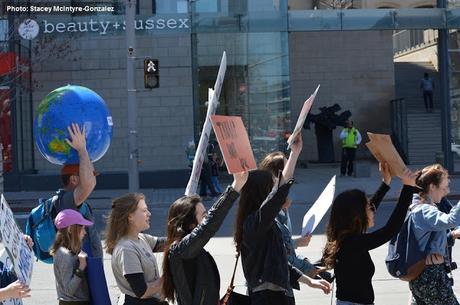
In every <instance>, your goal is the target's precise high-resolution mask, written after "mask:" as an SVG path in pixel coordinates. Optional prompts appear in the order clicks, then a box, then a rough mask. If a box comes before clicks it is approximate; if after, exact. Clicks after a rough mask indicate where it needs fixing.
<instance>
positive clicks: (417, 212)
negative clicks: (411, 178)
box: [409, 164, 460, 305]
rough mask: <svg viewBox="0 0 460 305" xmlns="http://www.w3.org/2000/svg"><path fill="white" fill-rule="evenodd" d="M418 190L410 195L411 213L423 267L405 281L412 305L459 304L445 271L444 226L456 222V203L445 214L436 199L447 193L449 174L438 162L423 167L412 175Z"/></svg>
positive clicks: (458, 220)
mask: <svg viewBox="0 0 460 305" xmlns="http://www.w3.org/2000/svg"><path fill="white" fill-rule="evenodd" d="M416 184H417V187H419V188H420V192H419V193H418V194H415V195H414V198H413V200H412V204H413V207H412V209H411V213H412V215H413V221H414V227H413V228H414V235H415V238H416V239H417V242H418V245H419V247H420V249H428V253H427V258H426V261H425V265H426V266H425V269H424V271H423V272H422V273H421V274H420V275H419V276H418V277H417V278H416V279H415V280H413V281H410V282H409V288H410V290H411V292H412V304H413V305H425V304H445V305H452V304H459V303H458V301H457V298H456V296H455V294H454V292H453V290H452V284H451V282H450V280H449V277H448V275H447V272H446V268H445V263H446V259H445V257H447V255H448V253H447V234H446V230H447V229H451V228H455V227H457V226H458V225H460V205H458V204H457V205H456V206H454V207H453V208H452V209H451V210H450V212H449V213H448V214H446V213H443V212H441V211H440V210H439V207H438V205H437V204H438V203H439V202H441V199H442V198H443V197H445V196H446V195H447V194H448V193H449V175H448V173H447V171H446V170H445V169H444V168H442V166H440V165H439V164H435V165H431V166H427V167H425V168H424V169H423V170H421V171H420V172H419V173H418V175H417V179H416Z"/></svg>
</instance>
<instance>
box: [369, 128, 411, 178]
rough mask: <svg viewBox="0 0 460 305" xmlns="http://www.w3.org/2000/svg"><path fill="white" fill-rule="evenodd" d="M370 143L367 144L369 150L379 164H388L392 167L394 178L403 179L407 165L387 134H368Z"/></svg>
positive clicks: (391, 172)
mask: <svg viewBox="0 0 460 305" xmlns="http://www.w3.org/2000/svg"><path fill="white" fill-rule="evenodd" d="M367 136H368V137H369V139H370V141H369V142H368V143H366V146H367V148H368V149H369V151H370V152H371V153H372V155H373V156H374V157H375V158H376V159H377V160H378V161H379V162H386V163H387V164H388V166H389V167H390V174H391V175H392V176H398V177H401V176H402V174H403V173H404V170H405V169H406V165H405V164H404V161H403V160H402V158H401V156H400V155H399V153H398V151H397V150H396V148H395V147H394V145H393V142H392V141H391V137H390V136H389V135H386V134H376V133H370V132H368V133H367Z"/></svg>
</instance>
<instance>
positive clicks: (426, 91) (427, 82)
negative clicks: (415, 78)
mask: <svg viewBox="0 0 460 305" xmlns="http://www.w3.org/2000/svg"><path fill="white" fill-rule="evenodd" d="M420 89H421V90H422V92H423V101H424V102H425V110H426V112H433V90H434V81H433V79H432V78H431V77H430V75H429V74H428V73H424V74H423V78H422V80H421V81H420Z"/></svg>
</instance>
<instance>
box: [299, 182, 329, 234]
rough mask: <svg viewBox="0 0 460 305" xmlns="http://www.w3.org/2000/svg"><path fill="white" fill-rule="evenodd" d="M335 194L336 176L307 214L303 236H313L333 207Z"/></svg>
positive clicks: (304, 220) (303, 224) (303, 222)
mask: <svg viewBox="0 0 460 305" xmlns="http://www.w3.org/2000/svg"><path fill="white" fill-rule="evenodd" d="M334 194H335V176H334V177H332V179H331V181H329V183H328V184H327V186H326V187H325V188H324V190H323V192H322V193H321V195H320V196H319V197H318V199H317V200H316V201H315V203H314V204H313V206H312V207H311V208H310V209H309V210H308V212H307V213H305V216H304V217H303V221H302V236H305V235H308V234H311V233H312V232H313V231H314V230H315V229H316V227H317V226H318V224H319V223H320V221H321V219H323V217H324V215H325V214H326V212H327V210H329V207H330V206H331V205H332V202H333V201H334Z"/></svg>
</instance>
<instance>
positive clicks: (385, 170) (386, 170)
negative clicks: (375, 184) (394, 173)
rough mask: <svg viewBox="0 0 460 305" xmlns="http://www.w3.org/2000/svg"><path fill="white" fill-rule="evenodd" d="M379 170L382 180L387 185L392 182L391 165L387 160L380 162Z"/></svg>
mask: <svg viewBox="0 0 460 305" xmlns="http://www.w3.org/2000/svg"><path fill="white" fill-rule="evenodd" d="M379 171H380V175H381V176H382V181H383V183H385V184H386V185H390V183H391V174H390V166H389V165H388V163H386V162H382V163H379Z"/></svg>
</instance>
